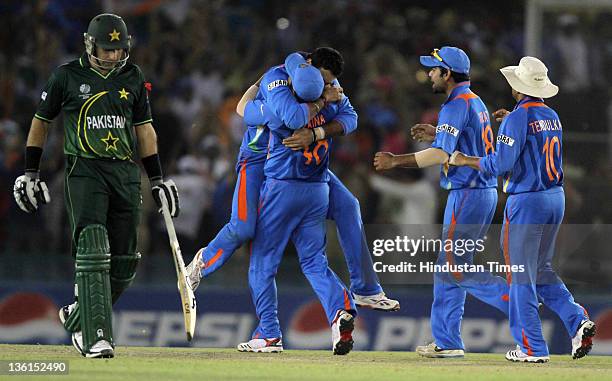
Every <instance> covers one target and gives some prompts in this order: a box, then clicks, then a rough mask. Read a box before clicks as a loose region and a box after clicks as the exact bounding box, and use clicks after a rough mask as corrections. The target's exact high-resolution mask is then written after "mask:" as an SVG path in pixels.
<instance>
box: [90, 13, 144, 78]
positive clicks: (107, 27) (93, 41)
mask: <svg viewBox="0 0 612 381" xmlns="http://www.w3.org/2000/svg"><path fill="white" fill-rule="evenodd" d="M83 37H84V39H85V50H86V51H87V55H88V56H89V58H90V62H92V65H93V66H96V67H97V68H98V69H105V70H109V69H113V68H121V67H123V65H125V63H126V61H127V60H128V58H129V57H130V47H131V41H132V36H130V35H129V34H128V30H127V26H126V25H125V22H124V21H123V19H122V18H121V17H119V16H117V15H114V14H112V13H103V14H101V15H97V16H96V17H94V18H93V19H92V20H91V22H90V23H89V27H88V28H87V33H83ZM96 46H99V47H100V48H102V49H109V50H110V49H113V50H114V49H122V50H123V51H124V52H125V53H124V55H123V57H122V58H121V59H119V60H118V61H112V60H105V59H102V58H99V57H97V56H96Z"/></svg>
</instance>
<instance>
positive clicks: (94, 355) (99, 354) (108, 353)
mask: <svg viewBox="0 0 612 381" xmlns="http://www.w3.org/2000/svg"><path fill="white" fill-rule="evenodd" d="M84 356H85V357H87V358H88V359H96V358H103V359H112V358H113V357H115V353H114V352H113V350H112V349H105V350H103V351H101V352H97V353H87V354H85V355H84Z"/></svg>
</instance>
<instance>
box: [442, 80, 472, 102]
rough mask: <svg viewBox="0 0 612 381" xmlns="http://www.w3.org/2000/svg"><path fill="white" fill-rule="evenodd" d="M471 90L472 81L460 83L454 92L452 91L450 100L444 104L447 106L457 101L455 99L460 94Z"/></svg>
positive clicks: (447, 99)
mask: <svg viewBox="0 0 612 381" xmlns="http://www.w3.org/2000/svg"><path fill="white" fill-rule="evenodd" d="M469 90H470V81H465V82H459V83H458V84H457V85H456V86H455V88H454V89H453V91H451V93H450V95H449V96H448V98H446V101H445V102H444V104H447V103H448V102H450V101H451V100H453V99H455V97H456V96H457V95H459V94H462V93H465V92H466V91H469Z"/></svg>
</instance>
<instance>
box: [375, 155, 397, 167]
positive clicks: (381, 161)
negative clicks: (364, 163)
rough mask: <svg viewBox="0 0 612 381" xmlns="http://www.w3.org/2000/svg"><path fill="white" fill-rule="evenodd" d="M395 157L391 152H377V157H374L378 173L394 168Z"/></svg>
mask: <svg viewBox="0 0 612 381" xmlns="http://www.w3.org/2000/svg"><path fill="white" fill-rule="evenodd" d="M394 157H395V155H394V154H392V153H391V152H376V155H374V168H376V170H377V171H384V170H385V169H391V168H394V167H395V166H394V164H393V158H394Z"/></svg>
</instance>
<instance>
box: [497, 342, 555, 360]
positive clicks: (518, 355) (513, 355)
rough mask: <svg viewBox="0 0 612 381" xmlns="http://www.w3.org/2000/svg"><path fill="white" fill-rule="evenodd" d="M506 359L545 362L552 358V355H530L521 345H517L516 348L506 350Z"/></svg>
mask: <svg viewBox="0 0 612 381" xmlns="http://www.w3.org/2000/svg"><path fill="white" fill-rule="evenodd" d="M506 360H508V361H513V362H531V363H545V362H548V360H550V357H548V356H530V355H528V354H526V353H525V352H523V351H522V350H521V347H520V346H518V345H517V346H516V349H515V350H513V351H508V352H506Z"/></svg>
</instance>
